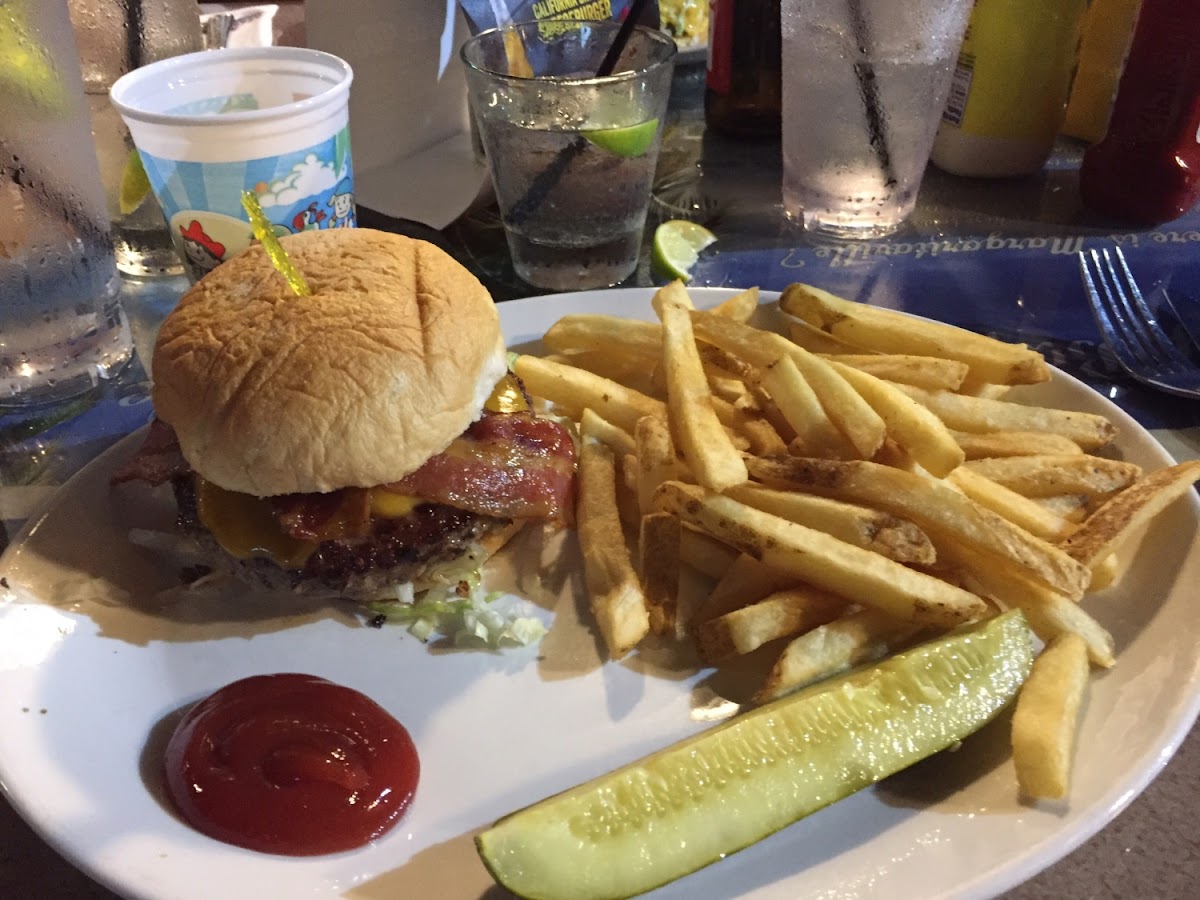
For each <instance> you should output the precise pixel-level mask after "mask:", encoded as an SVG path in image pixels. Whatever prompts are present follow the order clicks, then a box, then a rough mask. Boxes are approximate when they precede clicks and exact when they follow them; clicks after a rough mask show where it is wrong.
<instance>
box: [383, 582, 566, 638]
mask: <svg viewBox="0 0 1200 900" xmlns="http://www.w3.org/2000/svg"><path fill="white" fill-rule="evenodd" d="M400 593H401V592H399V591H397V592H395V594H397V595H398V594H400ZM406 593H407V594H408V596H391V597H386V598H381V599H378V600H376V601H375V602H373V603H371V604H370V609H371V612H373V613H375V614H376V615H381V616H383V617H384V618H385V620H386V621H387V622H388V623H390V624H395V625H407V626H408V630H409V633H410V634H412V635H413V636H414V637H417V638H419V639H420V640H422V641H429V640H432V639H433V638H435V637H443V638H446V639H447V640H449V641H451V642H452V643H453V644H454V646H455V647H460V648H463V649H469V650H501V649H504V648H506V647H527V646H529V645H530V644H536V643H537V642H538V641H540V640H541V639H542V637H543V636H544V635H545V634H546V626H545V625H543V624H542V621H541V620H540V619H538V618H537V617H536V616H532V615H529V612H531V608H530V607H529V605H528V604H527V603H524V602H523V601H519V600H516V599H515V598H512V597H508V596H506V595H504V594H500V593H494V592H493V593H489V592H488V591H486V590H484V588H483V585H482V584H481V583H480V577H479V573H478V572H477V571H475V572H470V573H467V574H466V575H464V576H463V577H462V578H461V579H459V580H458V581H457V582H453V583H447V584H445V585H436V586H434V587H432V588H430V589H429V590H427V591H425V592H423V593H422V594H421V595H420V596H419V597H413V596H412V594H411V588H410V589H409V591H408V592H406Z"/></svg>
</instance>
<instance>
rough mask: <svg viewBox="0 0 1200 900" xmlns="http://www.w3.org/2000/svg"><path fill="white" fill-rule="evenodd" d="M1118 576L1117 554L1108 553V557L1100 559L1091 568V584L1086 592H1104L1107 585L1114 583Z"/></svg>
mask: <svg viewBox="0 0 1200 900" xmlns="http://www.w3.org/2000/svg"><path fill="white" fill-rule="evenodd" d="M1120 574H1121V562H1120V560H1118V559H1117V554H1115V553H1110V554H1108V556H1102V557H1100V559H1099V561H1097V562H1096V564H1095V565H1094V566H1092V582H1091V584H1089V585H1088V592H1089V593H1090V592H1092V591H1102V590H1104V589H1105V588H1106V587H1108V586H1109V585H1111V584H1114V583H1116V580H1117V578H1118V577H1119V576H1120Z"/></svg>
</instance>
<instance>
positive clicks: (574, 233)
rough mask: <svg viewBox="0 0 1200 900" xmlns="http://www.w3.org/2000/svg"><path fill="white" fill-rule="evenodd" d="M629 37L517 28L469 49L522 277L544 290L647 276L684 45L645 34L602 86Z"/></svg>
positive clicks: (610, 26) (586, 25) (465, 53)
mask: <svg viewBox="0 0 1200 900" xmlns="http://www.w3.org/2000/svg"><path fill="white" fill-rule="evenodd" d="M618 29H619V26H618V25H617V24H615V23H613V22H567V21H562V22H543V23H540V24H538V23H530V24H521V25H512V26H508V27H506V28H503V29H492V30H490V31H484V32H481V33H480V34H478V35H476V36H475V37H473V38H471V39H470V40H469V41H467V42H466V43H465V44H464V45H463V48H462V58H463V61H464V63H465V64H466V70H467V86H468V90H469V92H470V97H471V102H472V107H473V109H474V112H475V117H476V121H477V123H478V126H479V133H480V135H481V137H482V139H483V145H484V149H485V153H486V155H487V160H488V167H489V169H490V170H491V174H492V183H493V185H494V186H495V189H496V196H497V200H498V201H499V205H500V212H501V215H502V217H503V220H504V229H505V234H506V236H507V238H508V246H509V251H510V252H511V255H512V260H513V267H514V269H515V270H516V273H517V275H518V276H520V277H521V278H522V279H523V280H525V281H527V282H528V283H530V284H532V285H535V286H537V287H542V288H547V289H549V290H557V291H568V290H584V289H589V288H598V287H608V286H610V285H614V284H618V283H620V282H621V281H624V280H625V279H626V278H628V277H629V276H630V275H631V274H633V272H634V270H635V269H636V268H637V262H638V252H639V250H640V248H641V243H642V230H643V228H644V226H645V222H646V208H647V204H648V202H649V199H650V186H651V182H652V181H653V178H654V166H655V161H656V160H657V158H658V148H659V142H660V138H661V134H662V122H663V120H664V117H665V113H666V106H667V98H668V95H669V93H670V87H671V73H672V70H673V68H674V57H675V42H674V41H672V40H671V39H670V38H669V37H666V36H665V35H663V34H662V33H661V32H658V31H655V30H652V29H647V28H643V27H641V26H637V27H636V28H634V29H633V31H632V33H631V34H630V38H629V42H628V43H627V44H626V46H625V49H624V52H623V53H622V55H621V57H620V59H619V61H618V62H617V64H616V66H615V67H614V69H613V74H612V75H610V76H607V77H602V78H597V77H595V73H596V72H597V70H598V68H599V66H600V63H601V61H602V60H603V59H604V57H605V55H606V53H607V52H608V49H609V47H610V46H612V43H613V39H614V38H615V37H616V34H617V31H618Z"/></svg>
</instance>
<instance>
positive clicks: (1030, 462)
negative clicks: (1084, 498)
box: [966, 453, 1142, 497]
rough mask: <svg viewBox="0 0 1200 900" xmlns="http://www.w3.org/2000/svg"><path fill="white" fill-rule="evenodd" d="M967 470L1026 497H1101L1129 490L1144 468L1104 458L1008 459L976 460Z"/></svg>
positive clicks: (1085, 456) (968, 465)
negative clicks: (1124, 489) (1078, 495)
mask: <svg viewBox="0 0 1200 900" xmlns="http://www.w3.org/2000/svg"><path fill="white" fill-rule="evenodd" d="M966 465H967V468H968V469H970V470H971V471H972V472H975V473H976V474H977V475H982V476H983V477H984V478H988V479H990V480H992V481H994V482H996V483H997V484H1001V485H1004V487H1006V488H1009V489H1011V490H1013V491H1016V492H1017V493H1018V494H1021V495H1023V496H1025V497H1055V496H1058V495H1059V494H1087V495H1089V496H1092V497H1100V496H1105V495H1108V494H1112V493H1114V492H1115V491H1119V490H1121V489H1122V488H1126V487H1129V485H1131V484H1133V482H1134V480H1135V479H1136V478H1137V477H1138V476H1139V475H1140V474H1141V473H1142V469H1141V466H1138V465H1136V464H1134V463H1130V462H1123V461H1121V460H1117V459H1105V458H1103V457H1100V456H1088V455H1085V454H1082V453H1080V454H1071V455H1067V456H1006V457H1000V458H995V459H975V460H971V461H970V462H968V463H967V464H966Z"/></svg>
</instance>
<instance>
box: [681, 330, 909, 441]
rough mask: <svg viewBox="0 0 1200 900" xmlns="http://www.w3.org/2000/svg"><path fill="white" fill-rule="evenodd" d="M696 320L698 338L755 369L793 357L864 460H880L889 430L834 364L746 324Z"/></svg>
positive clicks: (786, 340) (829, 414)
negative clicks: (879, 450)
mask: <svg viewBox="0 0 1200 900" xmlns="http://www.w3.org/2000/svg"><path fill="white" fill-rule="evenodd" d="M691 315H692V325H693V327H694V329H695V334H696V336H697V337H698V338H700V339H701V340H703V341H705V342H707V343H709V344H715V345H716V346H718V347H720V348H722V349H723V350H727V351H729V352H730V353H732V354H734V355H735V356H739V357H741V358H742V359H744V360H746V362H748V363H750V364H751V365H755V366H758V367H759V368H765V367H766V366H769V365H771V364H772V363H773V362H775V360H777V359H779V358H780V357H782V356H789V357H791V359H792V361H793V362H794V363H795V364H796V368H797V369H799V370H800V374H801V375H803V376H804V379H805V381H807V382H808V384H809V386H810V387H811V388H812V389H813V391H814V392H815V393H816V395H817V397H818V398H819V399H820V401H821V406H822V407H823V408H824V410H825V412H826V414H827V415H828V416H829V418H830V419H831V420H833V423H834V425H836V426H837V428H838V430H839V431H841V432H842V434H843V435H845V436H846V438H847V439H848V440H849V441H850V443H851V444H852V445H853V446H854V448H855V451H856V452H857V453H858V455H859V456H861V457H862V458H864V459H870V458H871V457H872V456H874V455H875V452H876V451H877V450H878V449H879V446H880V445H881V444H882V443H883V438H884V436H885V434H886V432H887V426H886V425H885V424H884V421H883V419H882V418H880V416H879V414H878V413H877V412H875V410H873V409H872V408H871V407H870V405H869V404H868V403H867V402H866V401H865V400H864V399H863V398H862V397H860V396H859V394H858V392H857V391H856V390H854V388H852V387H851V386H850V384H849V383H848V382H847V381H846V379H845V378H843V377H842V376H841V375H839V374H838V373H837V372H836V371H835V370H834V368H833V366H831V365H830V364H829V363H828V362H826V361H825V360H824V359H822V358H821V357H819V356H817V355H816V354H813V353H809V352H808V351H807V350H805V349H804V348H803V347H800V346H797V345H796V344H793V343H792V342H791V341H789V340H788V339H787V338H785V337H783V336H782V335H778V334H773V333H771V332H767V331H760V330H758V329H757V328H751V327H750V326H748V325H740V324H738V323H736V322H731V321H729V320H728V319H723V318H721V317H720V316H714V315H712V314H711V313H705V312H693V313H692V314H691Z"/></svg>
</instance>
